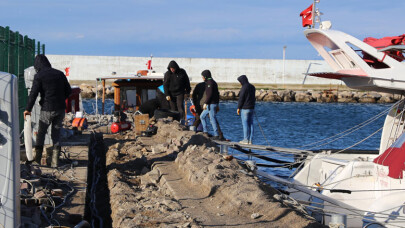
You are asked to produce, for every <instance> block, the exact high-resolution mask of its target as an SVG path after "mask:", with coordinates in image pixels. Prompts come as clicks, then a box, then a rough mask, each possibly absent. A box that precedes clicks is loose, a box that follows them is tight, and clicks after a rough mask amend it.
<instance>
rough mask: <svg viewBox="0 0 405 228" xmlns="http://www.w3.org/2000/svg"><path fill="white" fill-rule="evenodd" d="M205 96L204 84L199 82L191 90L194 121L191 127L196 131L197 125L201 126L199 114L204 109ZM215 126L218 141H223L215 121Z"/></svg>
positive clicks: (222, 135)
mask: <svg viewBox="0 0 405 228" xmlns="http://www.w3.org/2000/svg"><path fill="white" fill-rule="evenodd" d="M206 97H207V96H206V94H205V82H204V81H203V82H200V83H198V84H197V85H196V86H195V87H194V90H193V95H192V99H193V103H194V106H195V121H194V123H193V126H194V127H195V128H196V129H197V131H198V128H199V125H200V124H201V119H200V116H201V113H202V112H203V107H204V102H205V99H206ZM217 126H218V133H219V139H220V140H225V137H224V134H223V133H222V131H221V127H220V126H219V123H218V121H217Z"/></svg>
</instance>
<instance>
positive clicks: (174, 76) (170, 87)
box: [163, 60, 191, 96]
mask: <svg viewBox="0 0 405 228" xmlns="http://www.w3.org/2000/svg"><path fill="white" fill-rule="evenodd" d="M170 68H174V69H175V71H174V73H172V72H171V71H170ZM163 87H164V89H165V94H166V96H178V95H180V94H190V91H191V87H190V79H189V78H188V75H187V73H186V71H185V70H184V69H182V68H180V67H179V65H177V63H176V62H175V61H174V60H172V61H170V63H169V66H168V67H167V72H166V73H165V76H164V79H163Z"/></svg>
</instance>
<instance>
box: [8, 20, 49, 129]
mask: <svg viewBox="0 0 405 228" xmlns="http://www.w3.org/2000/svg"><path fill="white" fill-rule="evenodd" d="M41 50H42V52H41ZM36 54H45V45H42V46H41V45H40V43H39V42H38V45H37V46H36V45H35V40H34V39H30V38H28V37H27V36H24V37H23V36H22V35H21V34H20V33H19V32H13V31H11V30H10V28H9V27H5V28H4V27H1V26H0V71H3V72H8V73H11V74H14V75H16V76H17V77H18V106H19V112H20V113H19V115H20V121H19V122H20V131H21V130H22V129H23V126H24V116H23V113H24V110H25V107H26V105H27V100H28V91H27V89H26V88H25V80H24V69H26V68H28V67H30V66H33V65H34V59H35V55H36Z"/></svg>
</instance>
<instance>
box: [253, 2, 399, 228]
mask: <svg viewBox="0 0 405 228" xmlns="http://www.w3.org/2000/svg"><path fill="white" fill-rule="evenodd" d="M317 2H319V1H315V2H314V4H312V5H311V6H310V7H308V9H306V10H304V11H303V12H302V13H301V16H302V17H303V26H306V27H308V28H307V29H306V30H305V31H304V34H305V36H306V37H307V39H308V40H309V42H310V43H311V44H312V46H313V47H314V48H315V49H316V50H317V51H318V52H319V54H320V55H321V56H322V57H323V58H324V59H325V61H326V62H327V63H328V64H329V65H330V66H331V67H332V69H333V70H334V71H333V72H320V73H310V74H309V75H312V76H316V77H322V78H330V79H338V80H342V81H343V82H344V83H345V84H346V85H347V86H348V87H350V88H354V89H359V90H368V91H379V92H387V93H394V94H401V95H402V94H404V93H405V63H403V62H402V60H403V59H404V57H403V51H404V50H405V45H404V44H405V35H400V36H396V37H386V38H383V39H374V38H368V39H365V40H363V41H361V40H359V39H357V38H355V37H353V36H351V35H348V34H346V33H344V32H341V31H336V30H331V29H330V28H331V22H328V21H325V22H319V28H315V22H314V21H315V19H316V17H318V19H319V15H320V13H319V10H318V9H316V8H315V4H316V3H317ZM386 113H387V115H386V119H385V122H384V126H383V127H382V136H381V142H380V149H379V154H371V153H370V154H353V153H346V154H345V153H327V152H325V153H319V154H316V155H312V156H309V157H308V158H307V159H306V161H305V162H304V163H303V165H302V167H301V168H299V169H298V170H297V171H296V174H295V175H294V176H293V177H292V178H291V179H289V180H282V179H280V178H278V177H275V176H271V175H268V174H266V173H263V172H258V174H259V175H263V176H266V177H268V178H270V179H272V180H274V181H278V182H281V183H284V184H285V185H287V187H288V188H287V190H288V191H289V192H290V194H289V195H290V196H291V197H292V198H294V199H296V200H297V201H298V202H301V203H303V204H305V205H306V209H307V211H308V212H309V213H310V214H311V215H312V216H313V217H315V218H316V219H317V220H318V221H319V222H321V223H324V224H325V225H329V224H332V223H333V224H334V225H336V224H339V222H336V220H334V219H335V218H337V219H338V220H340V223H342V224H344V223H346V225H347V227H405V180H404V176H405V175H404V172H405V143H404V142H405V134H404V126H405V125H404V122H405V121H404V119H405V115H404V100H401V101H399V102H397V103H396V104H395V105H393V106H392V107H391V109H390V110H387V112H386ZM333 220H334V221H333ZM331 222H332V223H331Z"/></svg>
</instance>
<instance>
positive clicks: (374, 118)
mask: <svg viewBox="0 0 405 228" xmlns="http://www.w3.org/2000/svg"><path fill="white" fill-rule="evenodd" d="M400 102H401V101H397V102H396V103H395V104H393V105H392V106H391V107H390V108H388V109H386V110H384V111H382V112H380V113H378V114H377V115H375V116H373V117H371V118H370V119H368V120H366V121H364V122H362V123H360V124H357V125H356V126H353V127H351V128H349V129H347V130H345V131H343V132H340V133H338V134H336V135H332V136H330V137H328V138H325V139H322V140H319V141H317V142H313V143H309V144H306V145H303V146H301V147H299V148H303V147H307V146H311V145H316V144H319V143H321V142H324V141H326V140H329V139H331V138H335V137H337V136H339V135H342V134H344V133H346V132H348V131H350V132H349V133H348V134H351V133H352V132H354V131H357V130H359V129H361V128H362V127H364V126H367V125H368V124H370V123H372V122H374V121H375V120H377V119H379V118H380V117H382V116H384V115H385V114H386V113H388V112H389V111H390V110H391V109H392V108H393V107H395V106H397V105H399V103H400ZM356 128H357V129H356ZM348 134H345V135H344V136H346V135H348ZM339 138H341V137H339ZM334 141H336V140H334ZM332 142H333V141H332ZM329 143H331V142H329ZM326 144H328V143H326ZM326 144H322V145H326ZM322 145H319V146H322ZM313 148H315V147H313Z"/></svg>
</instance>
